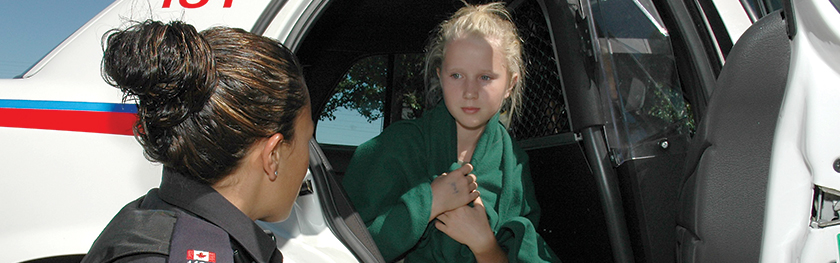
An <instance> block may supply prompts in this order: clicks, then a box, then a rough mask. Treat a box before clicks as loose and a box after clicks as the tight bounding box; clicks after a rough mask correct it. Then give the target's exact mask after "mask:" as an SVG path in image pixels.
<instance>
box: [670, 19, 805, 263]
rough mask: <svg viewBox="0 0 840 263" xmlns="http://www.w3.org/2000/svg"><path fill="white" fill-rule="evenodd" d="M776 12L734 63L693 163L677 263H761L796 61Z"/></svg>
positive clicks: (727, 68)
mask: <svg viewBox="0 0 840 263" xmlns="http://www.w3.org/2000/svg"><path fill="white" fill-rule="evenodd" d="M786 26H787V25H786V24H785V21H784V19H783V16H782V14H781V13H780V12H779V11H777V12H775V13H772V14H769V15H767V16H765V17H764V18H762V19H761V20H759V21H757V22H756V23H755V24H753V25H752V26H751V27H750V28H749V29H748V30H747V31H746V32H744V34H743V35H742V36H741V38H740V39H739V40H738V42H737V43H736V44H735V46H734V47H733V48H732V51H731V52H730V53H729V57H727V60H726V64H725V65H724V67H723V69H722V70H721V73H720V76H719V77H718V81H717V84H716V85H717V86H716V87H715V90H714V92H713V94H712V97H711V99H710V100H709V105H708V110H707V114H706V116H705V117H704V119H703V120H702V121H701V124H700V125H699V127H698V129H697V134H696V135H695V137H694V138H693V141H692V143H691V146H690V149H689V153H688V156H687V158H686V179H685V181H684V184H683V186H682V190H681V193H680V202H679V206H680V207H679V210H680V211H679V213H678V215H677V229H676V231H677V233H676V234H677V261H678V262H684V263H692V262H758V260H759V255H760V250H761V237H762V231H763V222H764V205H765V200H766V189H765V188H766V187H767V177H768V171H769V168H770V152H771V149H772V143H773V136H774V132H775V128H776V120H777V119H778V115H779V108H780V107H781V103H782V98H783V96H784V92H785V86H786V82H787V75H788V65H789V63H790V40H789V39H788V37H787V32H786Z"/></svg>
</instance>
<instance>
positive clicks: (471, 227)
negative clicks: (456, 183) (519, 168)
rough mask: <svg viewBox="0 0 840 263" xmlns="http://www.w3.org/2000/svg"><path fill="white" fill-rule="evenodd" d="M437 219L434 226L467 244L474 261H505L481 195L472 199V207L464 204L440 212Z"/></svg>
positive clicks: (505, 256)
mask: <svg viewBox="0 0 840 263" xmlns="http://www.w3.org/2000/svg"><path fill="white" fill-rule="evenodd" d="M437 219H438V221H437V222H435V227H436V228H437V229H438V230H440V231H441V232H443V233H444V234H446V235H448V236H449V237H451V238H452V239H454V240H455V241H458V243H461V244H464V245H467V246H468V247H469V248H470V250H472V252H473V254H475V258H476V261H478V262H506V261H507V255H506V254H505V252H504V251H502V248H501V247H499V244H498V243H497V242H496V236H495V234H494V233H493V230H492V229H490V223H489V222H488V221H487V212H486V211H485V210H484V203H483V202H482V201H481V197H478V198H476V199H475V201H473V207H470V206H468V205H464V206H461V207H458V208H456V209H454V210H451V211H447V212H445V213H443V214H441V215H440V216H438V217H437Z"/></svg>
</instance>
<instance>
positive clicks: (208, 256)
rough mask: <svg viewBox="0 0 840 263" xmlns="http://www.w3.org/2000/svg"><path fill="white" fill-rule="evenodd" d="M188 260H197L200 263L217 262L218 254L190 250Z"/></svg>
mask: <svg viewBox="0 0 840 263" xmlns="http://www.w3.org/2000/svg"><path fill="white" fill-rule="evenodd" d="M187 260H195V261H198V262H216V253H213V252H208V251H201V250H192V249H190V250H187Z"/></svg>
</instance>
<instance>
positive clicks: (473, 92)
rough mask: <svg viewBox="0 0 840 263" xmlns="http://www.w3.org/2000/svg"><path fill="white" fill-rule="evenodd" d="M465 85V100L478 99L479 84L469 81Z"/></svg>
mask: <svg viewBox="0 0 840 263" xmlns="http://www.w3.org/2000/svg"><path fill="white" fill-rule="evenodd" d="M466 84H467V85H464V99H468V100H472V99H476V98H478V89H479V86H478V83H476V81H467V83H466Z"/></svg>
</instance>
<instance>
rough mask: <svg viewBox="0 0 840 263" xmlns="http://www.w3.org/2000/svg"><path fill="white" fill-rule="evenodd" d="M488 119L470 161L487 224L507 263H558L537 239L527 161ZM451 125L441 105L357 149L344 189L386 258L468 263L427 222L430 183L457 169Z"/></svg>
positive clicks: (465, 251) (460, 249)
mask: <svg viewBox="0 0 840 263" xmlns="http://www.w3.org/2000/svg"><path fill="white" fill-rule="evenodd" d="M498 118H499V115H498V114H496V116H495V117H493V118H492V119H491V120H490V122H489V124H488V125H487V128H486V129H485V131H484V133H483V134H482V136H481V138H480V139H479V141H478V144H477V146H476V149H475V152H474V153H473V156H472V160H471V161H470V163H471V164H472V165H473V166H474V170H473V174H475V175H476V176H477V178H478V190H479V191H480V192H481V199H482V201H483V202H484V205H485V206H486V208H487V218H488V221H489V223H490V227H491V228H492V229H493V231H494V232H495V234H496V239H497V240H498V242H499V245H500V246H501V247H502V249H504V250H505V251H506V252H507V254H508V258H509V259H510V261H511V262H543V261H549V262H558V261H559V259H557V256H556V255H554V253H553V252H552V251H551V249H550V248H549V247H548V245H547V244H546V243H545V241H544V240H543V239H542V238H541V237H540V236H539V234H537V232H536V230H535V226H536V225H538V223H539V221H538V220H539V214H540V209H539V205H538V204H537V200H536V197H535V195H534V186H533V183H532V181H531V177H530V172H529V167H528V157H527V155H526V154H525V152H524V151H522V150H521V149H520V148H519V147H518V146H516V144H515V143H514V141H513V140H511V138H510V135H509V134H508V133H507V131H506V130H505V127H504V126H503V125H502V124H501V123H500V122H499V119H498ZM456 145H457V137H456V132H455V120H454V119H453V118H452V116H451V115H450V114H449V112H448V111H447V110H446V107H445V106H444V105H443V103H441V105H439V106H437V107H435V108H434V109H432V110H430V111H427V112H426V113H425V114H424V116H423V117H422V118H420V119H417V120H410V121H400V122H396V123H394V124H392V125H391V126H389V127H388V128H387V129H385V131H383V132H382V134H380V135H379V136H378V137H376V138H373V139H371V140H370V141H367V142H365V143H364V144H362V145H360V146H359V147H358V149H357V150H356V152H355V154H354V155H353V159H352V161H351V163H350V165H349V167H348V168H347V173H346V174H345V177H344V180H343V185H344V187H345V190H346V191H347V194H348V195H349V197H350V200H351V201H352V202H353V204H354V205H355V207H356V209H357V210H358V212H359V214H360V215H361V216H362V219H363V220H364V221H365V224H366V225H367V226H368V230H369V231H370V233H371V235H372V236H373V239H374V241H375V242H376V244H377V246H378V247H379V250H380V251H381V252H382V254H383V256H384V257H385V259H386V260H388V261H393V260H395V259H399V258H402V257H405V260H406V262H474V261H475V258H474V256H473V254H472V252H471V251H470V249H469V248H468V247H467V246H466V245H462V244H460V243H458V242H456V241H455V240H453V239H452V238H450V237H449V236H447V235H446V234H444V233H443V232H441V231H439V230H437V228H435V226H434V221H433V222H432V223H428V222H427V221H428V218H429V215H430V214H431V207H432V190H431V182H432V180H434V178H436V177H437V176H438V175H440V174H441V173H443V172H449V171H452V170H454V169H457V168H458V167H460V165H458V164H457V162H456V161H457V157H456V152H457V146H456Z"/></svg>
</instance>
